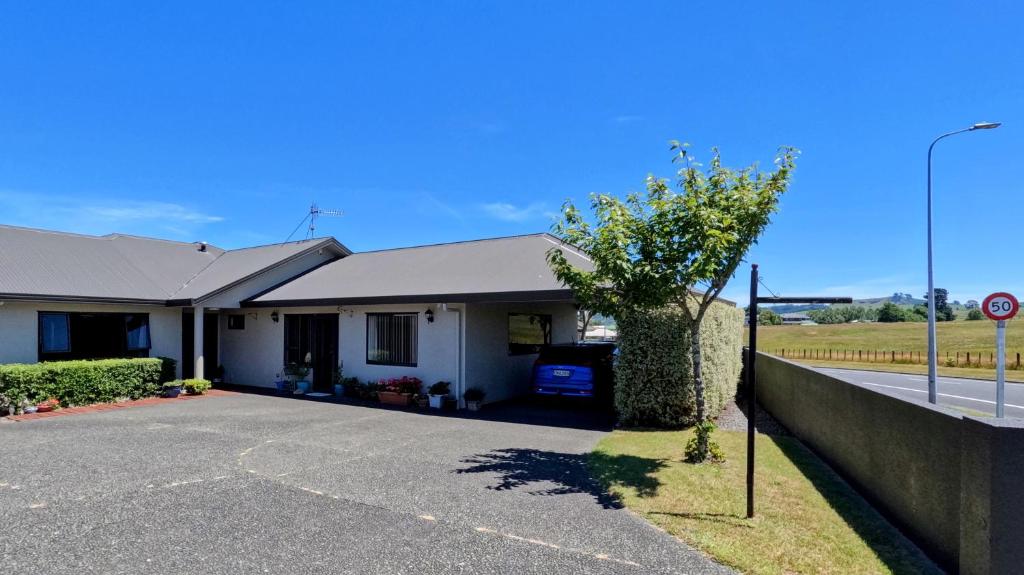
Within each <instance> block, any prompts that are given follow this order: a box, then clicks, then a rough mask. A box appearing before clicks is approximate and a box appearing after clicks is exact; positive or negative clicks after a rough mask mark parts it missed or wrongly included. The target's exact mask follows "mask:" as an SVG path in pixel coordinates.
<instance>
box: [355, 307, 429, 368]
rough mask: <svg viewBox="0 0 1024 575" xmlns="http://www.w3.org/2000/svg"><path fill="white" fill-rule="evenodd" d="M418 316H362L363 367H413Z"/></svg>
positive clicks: (406, 314)
mask: <svg viewBox="0 0 1024 575" xmlns="http://www.w3.org/2000/svg"><path fill="white" fill-rule="evenodd" d="M418 320H419V314H416V313H368V314H366V363H373V364H378V365H404V366H408V367H416V347H417V343H418V340H417V334H416V326H417V324H418Z"/></svg>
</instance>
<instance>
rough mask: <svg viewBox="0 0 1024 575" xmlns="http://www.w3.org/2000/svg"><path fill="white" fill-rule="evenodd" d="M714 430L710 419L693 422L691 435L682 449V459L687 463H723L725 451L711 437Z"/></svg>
mask: <svg viewBox="0 0 1024 575" xmlns="http://www.w3.org/2000/svg"><path fill="white" fill-rule="evenodd" d="M714 430H715V424H714V423H711V422H710V421H703V422H698V423H696V424H694V426H693V437H691V438H690V440H689V441H687V442H686V447H685V448H684V449H683V459H684V460H685V461H686V462H687V463H704V462H705V461H709V462H711V463H725V452H723V451H722V448H721V447H720V446H719V445H718V443H717V442H715V440H713V439H711V433H712V432H713V431H714Z"/></svg>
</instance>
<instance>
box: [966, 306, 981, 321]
mask: <svg viewBox="0 0 1024 575" xmlns="http://www.w3.org/2000/svg"><path fill="white" fill-rule="evenodd" d="M967 319H969V320H970V321H978V320H980V319H985V314H983V313H981V310H980V309H977V308H975V309H972V310H970V311H968V312H967Z"/></svg>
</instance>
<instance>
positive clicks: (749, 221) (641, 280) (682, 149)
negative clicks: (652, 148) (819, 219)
mask: <svg viewBox="0 0 1024 575" xmlns="http://www.w3.org/2000/svg"><path fill="white" fill-rule="evenodd" d="M687 147H688V145H687V144H680V143H679V142H672V144H671V150H672V151H673V152H674V154H675V156H674V157H673V159H672V161H673V163H677V164H680V165H681V168H680V169H679V170H678V172H677V174H676V175H677V180H676V182H675V184H676V187H677V188H678V191H676V190H674V189H673V188H672V186H671V185H670V183H669V181H668V180H666V179H663V178H656V177H654V176H653V175H649V176H648V177H647V179H646V192H645V193H643V194H640V193H632V194H629V195H628V196H627V197H626V198H625V200H622V199H620V198H617V197H615V196H611V195H607V194H599V195H592V196H591V199H590V207H591V210H592V211H593V219H594V222H593V223H591V222H590V221H588V219H587V218H585V217H584V216H583V214H582V213H581V212H580V210H579V209H577V208H576V206H575V205H574V204H573V202H572V201H571V200H570V201H567V202H566V203H565V205H564V206H563V208H562V219H561V221H559V222H558V223H556V224H555V225H554V227H553V229H554V231H555V233H556V234H557V235H558V236H560V237H561V238H562V239H563V240H565V241H566V242H567V243H568V244H570V245H575V246H576V247H578V248H580V249H582V250H583V251H584V252H586V253H587V255H588V256H589V257H590V259H591V261H592V262H593V265H594V269H593V271H586V270H581V269H578V268H576V267H573V266H572V265H571V264H570V263H569V262H568V261H567V260H566V258H565V256H564V255H563V253H562V250H561V249H559V248H557V247H556V248H552V250H551V251H549V252H548V263H549V265H550V266H551V269H552V270H553V271H554V273H555V276H556V277H557V278H558V279H559V280H560V281H562V282H563V283H564V284H565V285H566V286H568V287H569V288H571V289H572V291H573V295H574V297H575V298H576V299H577V300H578V301H579V302H580V304H581V305H582V306H583V307H584V308H586V309H593V310H595V311H597V312H599V313H602V314H605V315H611V316H613V317H616V318H618V317H619V316H621V314H623V313H628V312H629V311H631V310H649V309H656V308H660V307H664V306H666V305H675V306H678V307H679V308H680V309H681V310H683V311H684V313H685V314H686V315H687V318H688V319H689V320H690V321H691V322H692V324H693V329H692V330H691V331H692V335H691V338H690V340H691V341H690V354H691V356H692V358H693V362H692V363H693V381H694V395H695V403H696V418H697V421H698V423H702V422H705V421H706V420H707V414H706V413H705V409H704V378H703V375H702V365H701V350H700V324H701V321H702V320H703V319H704V315H705V313H706V312H707V310H708V308H709V307H710V306H711V304H712V303H714V301H715V299H716V298H717V297H718V296H719V294H721V293H722V290H723V289H724V288H725V286H726V283H727V282H728V281H729V279H730V278H732V276H733V274H734V273H735V272H736V268H737V267H738V266H739V264H740V262H741V261H742V260H743V256H744V255H745V254H746V253H747V251H748V250H749V249H750V247H751V246H752V245H754V244H755V243H756V242H757V239H758V237H759V236H760V235H761V233H762V232H763V231H764V229H765V227H767V226H768V224H769V222H770V219H771V215H772V214H773V213H774V212H775V211H776V210H777V209H778V202H779V196H780V195H781V194H782V193H784V192H785V191H786V189H787V188H788V187H789V181H790V175H791V174H792V171H793V169H794V168H795V161H796V157H797V154H798V152H797V151H796V149H794V148H789V147H784V148H780V149H779V152H778V155H777V156H776V159H775V169H774V170H773V171H771V172H768V173H762V172H759V171H758V170H757V167H756V165H755V166H750V167H747V168H743V169H739V170H734V169H730V168H727V167H725V166H723V165H722V162H721V157H720V155H719V152H718V149H717V148H713V149H712V154H711V161H710V165H709V167H708V169H707V171H706V172H705V171H703V170H702V169H701V168H702V167H701V166H700V164H697V163H696V162H694V161H693V158H692V157H691V156H690V155H689V154H688V153H687ZM697 429H698V430H701V429H702V426H700V425H698V427H697ZM702 435H703V438H702V439H701V441H700V442H699V443H700V445H699V447H700V448H701V449H702V450H703V452H705V453H706V452H707V448H708V437H707V434H706V433H704V434H702Z"/></svg>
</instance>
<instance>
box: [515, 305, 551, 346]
mask: <svg viewBox="0 0 1024 575" xmlns="http://www.w3.org/2000/svg"><path fill="white" fill-rule="evenodd" d="M549 343H551V316H550V315H545V314H538V313H533V314H530V313H510V314H508V354H509V355H524V354H529V353H537V352H539V351H540V348H541V346H543V345H546V344H549Z"/></svg>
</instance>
